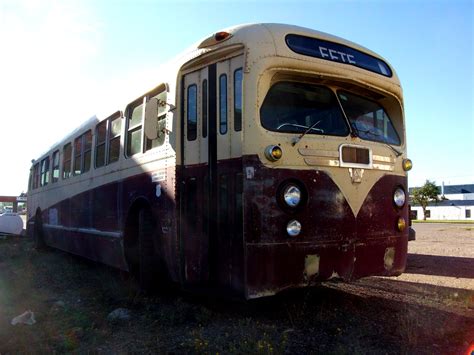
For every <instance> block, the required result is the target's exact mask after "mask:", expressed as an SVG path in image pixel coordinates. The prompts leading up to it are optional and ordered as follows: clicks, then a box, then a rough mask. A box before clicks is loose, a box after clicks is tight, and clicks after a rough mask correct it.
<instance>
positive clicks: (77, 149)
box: [73, 137, 82, 175]
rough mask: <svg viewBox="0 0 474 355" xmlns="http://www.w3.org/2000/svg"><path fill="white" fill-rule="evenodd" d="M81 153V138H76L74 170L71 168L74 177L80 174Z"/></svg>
mask: <svg viewBox="0 0 474 355" xmlns="http://www.w3.org/2000/svg"><path fill="white" fill-rule="evenodd" d="M81 153H82V137H77V138H76V139H75V140H74V168H73V174H74V175H79V174H80V173H81Z"/></svg>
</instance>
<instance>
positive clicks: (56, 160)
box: [51, 149, 59, 183]
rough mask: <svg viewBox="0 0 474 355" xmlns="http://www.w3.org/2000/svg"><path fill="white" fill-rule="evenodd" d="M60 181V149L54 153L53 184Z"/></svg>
mask: <svg viewBox="0 0 474 355" xmlns="http://www.w3.org/2000/svg"><path fill="white" fill-rule="evenodd" d="M58 180H59V149H58V150H56V151H55V152H54V153H53V174H52V178H51V182H53V183H55V182H58Z"/></svg>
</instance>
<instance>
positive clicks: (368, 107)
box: [338, 91, 400, 145]
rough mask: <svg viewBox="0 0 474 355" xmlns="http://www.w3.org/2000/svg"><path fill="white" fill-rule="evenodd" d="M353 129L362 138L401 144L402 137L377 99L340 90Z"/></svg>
mask: <svg viewBox="0 0 474 355" xmlns="http://www.w3.org/2000/svg"><path fill="white" fill-rule="evenodd" d="M338 96H339V100H340V101H341V105H342V108H343V109H344V112H345V113H346V116H347V118H348V119H349V122H350V123H351V126H352V129H353V130H354V131H355V133H356V134H357V136H359V137H360V138H361V139H365V140H369V141H375V142H381V143H386V144H393V145H400V137H399V136H398V134H397V131H395V128H394V127H393V124H392V121H391V120H390V117H389V116H388V114H387V112H385V110H384V109H383V107H382V106H380V105H379V104H378V103H377V102H375V101H370V100H368V99H366V98H364V97H361V96H357V95H354V94H351V93H348V92H346V91H339V92H338Z"/></svg>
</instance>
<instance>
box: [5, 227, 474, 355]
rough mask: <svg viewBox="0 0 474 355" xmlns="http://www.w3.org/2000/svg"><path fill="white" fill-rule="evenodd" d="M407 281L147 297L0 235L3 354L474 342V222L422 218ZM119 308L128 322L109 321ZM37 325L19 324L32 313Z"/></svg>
mask: <svg viewBox="0 0 474 355" xmlns="http://www.w3.org/2000/svg"><path fill="white" fill-rule="evenodd" d="M414 227H415V229H416V230H417V240H416V241H414V242H410V244H409V256H408V267H407V271H406V273H405V274H404V275H402V276H400V277H398V278H381V277H370V278H366V279H362V280H359V281H357V282H353V283H350V284H343V283H325V284H323V285H321V286H319V287H314V288H308V289H302V290H294V291H290V292H285V293H282V294H279V295H277V296H275V297H269V298H264V299H259V300H255V301H251V302H235V301H228V300H221V299H212V298H206V297H197V296H192V295H188V294H185V293H182V292H179V291H169V292H167V293H166V294H161V295H159V296H155V297H145V296H143V295H141V294H140V293H139V292H138V291H137V289H136V287H134V285H133V283H132V282H131V281H130V280H128V279H127V277H126V275H124V274H123V273H120V272H117V271H115V270H111V269H110V268H107V267H105V266H101V265H97V264H94V263H91V262H87V261H85V260H82V259H80V258H77V257H73V256H70V255H67V254H65V253H62V252H58V251H51V250H50V251H45V252H37V251H36V250H34V249H33V244H32V242H31V241H30V240H28V239H27V238H24V237H23V238H20V237H8V238H6V239H0V353H1V354H8V353H18V352H21V353H23V352H29V353H31V352H57V353H64V352H72V351H74V352H91V351H92V352H100V353H117V352H119V353H121V352H138V353H309V352H318V353H319V352H321V353H327V352H330V353H386V354H392V353H393V354H398V353H421V354H424V353H429V354H432V353H443V354H467V352H468V349H469V347H470V346H472V345H473V344H474V284H473V282H474V225H446V224H415V226H414ZM117 308H124V309H126V311H127V312H128V314H127V316H128V317H125V319H121V320H110V319H108V315H109V314H110V312H112V311H114V310H116V309H117ZM26 310H31V311H33V312H34V315H35V320H36V323H35V324H33V325H23V324H19V325H15V326H13V325H11V324H10V322H11V320H12V319H13V318H14V317H15V316H17V315H19V314H22V313H23V312H25V311H26Z"/></svg>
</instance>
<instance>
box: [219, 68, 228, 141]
mask: <svg viewBox="0 0 474 355" xmlns="http://www.w3.org/2000/svg"><path fill="white" fill-rule="evenodd" d="M219 132H220V134H226V133H227V75H226V74H222V75H221V76H220V77H219Z"/></svg>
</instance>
